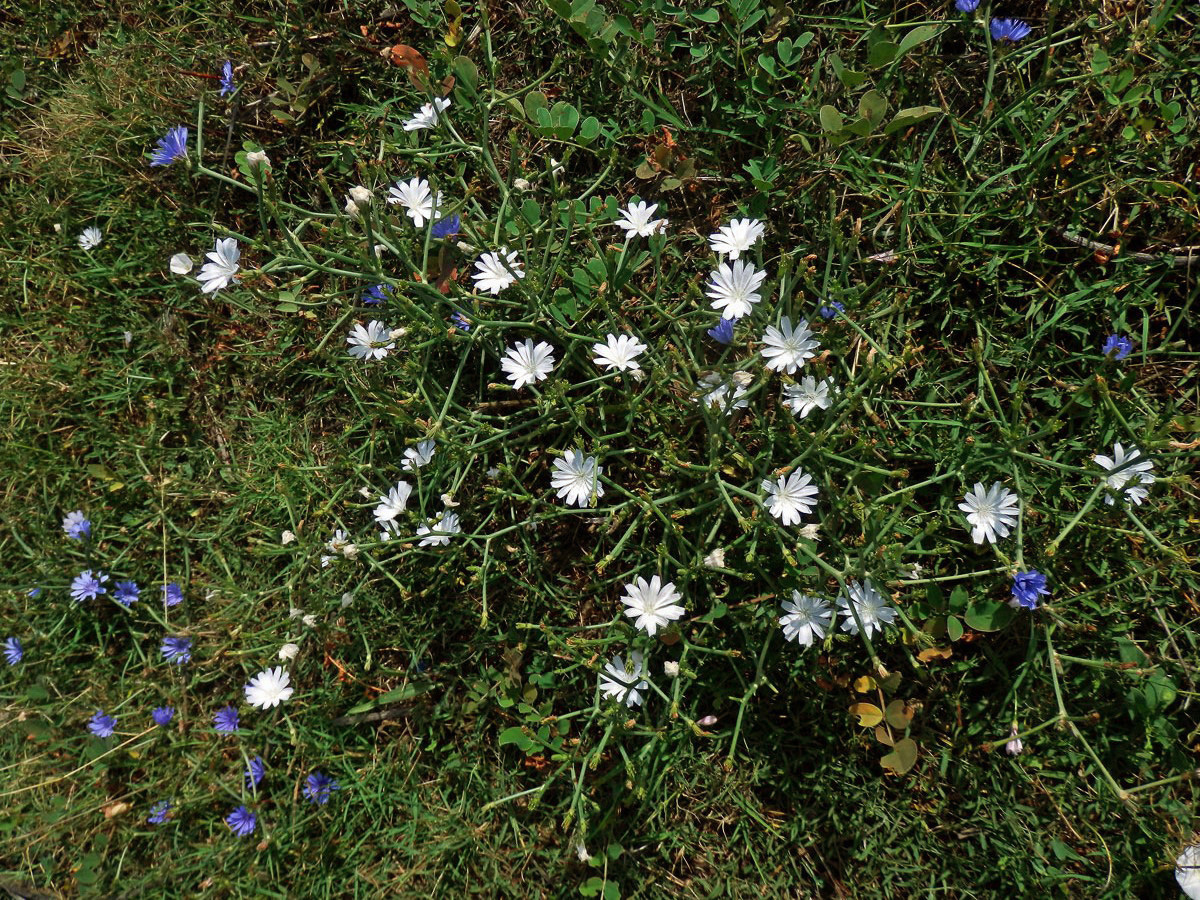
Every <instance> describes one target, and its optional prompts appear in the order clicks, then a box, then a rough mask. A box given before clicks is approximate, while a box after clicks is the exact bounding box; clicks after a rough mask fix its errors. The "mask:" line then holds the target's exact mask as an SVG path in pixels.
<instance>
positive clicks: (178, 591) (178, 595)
mask: <svg viewBox="0 0 1200 900" xmlns="http://www.w3.org/2000/svg"><path fill="white" fill-rule="evenodd" d="M162 592H163V604H164V605H165V606H178V605H179V604H180V603H182V602H183V588H181V587H180V586H179V585H177V584H176V583H175V582H173V581H172V582H171V583H170V584H164V585H163V589H162Z"/></svg>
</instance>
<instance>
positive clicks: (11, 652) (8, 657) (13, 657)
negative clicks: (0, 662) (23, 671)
mask: <svg viewBox="0 0 1200 900" xmlns="http://www.w3.org/2000/svg"><path fill="white" fill-rule="evenodd" d="M24 658H25V648H24V647H22V646H21V642H20V641H19V640H17V639H16V638H15V637H10V638H9V639H8V640H7V641H5V642H4V659H5V661H7V662H8V664H9V665H10V666H15V665H16V664H17V663H19V662H20V661H21V660H22V659H24Z"/></svg>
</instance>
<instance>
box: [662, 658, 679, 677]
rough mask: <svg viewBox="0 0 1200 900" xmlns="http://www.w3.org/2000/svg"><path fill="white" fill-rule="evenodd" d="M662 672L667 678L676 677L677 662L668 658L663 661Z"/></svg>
mask: <svg viewBox="0 0 1200 900" xmlns="http://www.w3.org/2000/svg"><path fill="white" fill-rule="evenodd" d="M663 674H664V675H666V676H667V677H668V678H678V677H679V663H677V662H675V660H673V659H668V660H667V661H666V662H665V663H663Z"/></svg>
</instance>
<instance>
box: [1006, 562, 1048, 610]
mask: <svg viewBox="0 0 1200 900" xmlns="http://www.w3.org/2000/svg"><path fill="white" fill-rule="evenodd" d="M1049 593H1050V591H1049V590H1047V589H1046V576H1045V575H1043V574H1042V573H1041V572H1039V571H1038V570H1037V569H1030V570H1029V571H1028V572H1018V573H1017V574H1015V575H1014V576H1013V584H1012V596H1013V600H1015V601H1016V602H1017V604H1018V605H1019V606H1022V607H1024V608H1025V609H1037V605H1038V597H1040V596H1043V595H1045V594H1049Z"/></svg>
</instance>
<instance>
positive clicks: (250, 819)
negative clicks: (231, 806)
mask: <svg viewBox="0 0 1200 900" xmlns="http://www.w3.org/2000/svg"><path fill="white" fill-rule="evenodd" d="M225 824H226V825H228V826H229V830H230V831H232V832H233V833H234V834H236V835H237V836H238V837H247V836H248V835H251V834H253V833H254V827H255V826H256V825H257V824H258V817H257V816H255V815H254V813H252V812H250V810H248V809H246V807H244V806H239V807H238V808H237V809H235V810H234V811H233V812H231V813H230V814H229V815H227V816H226V817H225Z"/></svg>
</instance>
